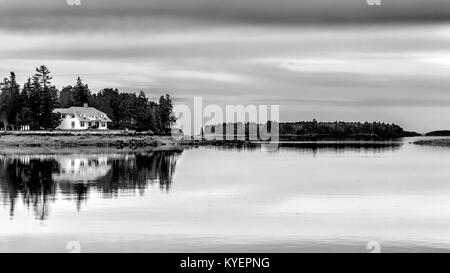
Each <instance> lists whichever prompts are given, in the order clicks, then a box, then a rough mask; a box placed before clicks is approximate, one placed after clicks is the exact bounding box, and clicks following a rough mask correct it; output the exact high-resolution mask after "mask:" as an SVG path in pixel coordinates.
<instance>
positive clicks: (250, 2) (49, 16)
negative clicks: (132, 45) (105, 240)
mask: <svg viewBox="0 0 450 273" xmlns="http://www.w3.org/2000/svg"><path fill="white" fill-rule="evenodd" d="M81 3H82V5H81V6H69V5H67V4H66V0H40V1H31V0H21V1H17V0H1V1H0V4H1V6H0V27H1V28H7V29H15V30H17V31H26V30H35V31H39V30H43V29H44V30H45V31H67V30H72V31H80V30H95V29H102V30H107V31H114V30H117V29H123V30H128V31H136V30H149V29H167V28H178V29H182V28H189V27H192V26H205V24H206V26H207V25H209V26H214V25H215V26H217V25H242V24H250V25H299V24H311V23H313V24H330V23H333V24H335V23H345V24H347V23H386V22H398V23H402V22H403V23H405V22H407V23H410V22H430V21H434V22H436V21H438V22H442V21H449V19H450V2H449V1H447V0H427V1H422V0H382V3H383V5H382V6H376V7H374V6H369V5H367V3H366V0H346V1H335V0H277V1H273V0H226V1H223V0H164V1H159V0H149V1H141V0H127V1H123V0H81Z"/></svg>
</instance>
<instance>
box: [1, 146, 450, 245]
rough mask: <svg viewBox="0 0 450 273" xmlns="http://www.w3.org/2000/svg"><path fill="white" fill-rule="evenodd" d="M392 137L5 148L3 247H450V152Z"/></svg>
mask: <svg viewBox="0 0 450 273" xmlns="http://www.w3.org/2000/svg"><path fill="white" fill-rule="evenodd" d="M411 141H413V139H410V138H407V139H404V140H399V141H393V142H369V143H368V142H319V143H315V142H304V143H290V142H287V143H282V144H281V146H280V148H279V149H278V150H276V151H273V150H270V149H266V148H265V147H264V145H262V146H261V145H255V146H250V147H241V148H224V147H198V148H192V149H187V150H185V151H183V152H182V153H180V152H178V153H170V152H145V151H139V152H123V153H122V152H120V151H118V150H112V151H110V152H105V151H102V152H98V153H97V152H95V151H90V152H89V153H84V152H83V153H80V152H77V151H73V152H68V153H62V154H48V153H41V154H40V153H36V152H33V153H32V154H20V155H11V154H8V155H2V156H0V205H1V206H0V251H3V252H4V251H17V252H23V251H35V252H47V251H55V252H69V250H67V249H66V248H67V246H68V244H69V246H70V245H72V244H73V243H70V242H76V243H79V244H80V246H81V250H82V251H83V252H91V251H102V252H117V251H124V252H136V251H138V252H139V251H145V252H161V251H162V252H204V251H226V252H228V251H232V252H245V251H252V252H266V251H270V252H278V251H280V252H303V251H313V252H330V251H331V252H336V251H337V252H345V251H358V252H368V251H369V250H367V249H366V247H367V243H368V242H371V241H375V242H377V243H378V244H379V245H380V246H381V251H385V252H391V251H410V252H414V251H448V250H449V249H450V168H449V162H450V149H442V148H435V147H422V146H416V145H413V144H410V143H409V142H411Z"/></svg>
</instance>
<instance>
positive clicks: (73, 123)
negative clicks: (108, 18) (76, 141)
mask: <svg viewBox="0 0 450 273" xmlns="http://www.w3.org/2000/svg"><path fill="white" fill-rule="evenodd" d="M72 129H75V121H72Z"/></svg>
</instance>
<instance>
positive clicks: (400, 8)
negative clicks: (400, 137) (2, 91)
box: [0, 0, 450, 132]
mask: <svg viewBox="0 0 450 273" xmlns="http://www.w3.org/2000/svg"><path fill="white" fill-rule="evenodd" d="M382 3H383V5H382V6H378V7H374V6H369V5H367V4H366V1H365V0H276V1H275V0H270V1H269V0H147V1H143V0H131V1H130V0H126V1H125V0H120V1H119V0H81V4H82V5H81V6H69V5H67V3H66V0H40V1H35V0H0V76H1V77H6V76H7V75H8V73H9V71H15V72H16V74H17V76H18V78H19V80H20V81H21V82H23V81H25V79H26V77H28V76H29V75H32V73H33V70H34V67H36V66H38V65H40V64H45V65H47V66H48V67H49V68H50V69H51V70H52V72H53V76H54V83H55V84H56V85H57V86H58V87H62V86H63V85H68V84H72V83H74V82H75V79H76V77H77V76H81V77H82V78H83V79H84V81H85V82H87V83H88V84H89V86H90V88H91V90H92V91H93V92H97V91H99V90H100V89H102V88H105V87H117V88H119V89H121V90H124V91H140V90H144V91H145V92H146V93H147V94H148V95H149V96H150V97H152V98H155V97H156V96H158V95H160V94H161V93H163V92H167V93H170V94H171V95H172V96H173V97H174V98H175V101H176V102H177V103H185V102H190V101H192V100H193V96H203V99H204V100H205V101H206V102H205V103H215V104H220V105H223V104H239V103H243V104H279V105H280V110H281V119H282V120H310V119H313V118H316V119H318V120H330V121H333V120H357V121H365V120H367V121H378V120H381V121H387V122H395V123H398V124H400V125H402V126H403V127H405V128H406V129H409V130H417V131H421V132H425V131H429V130H434V129H443V128H446V129H450V93H449V92H450V1H448V0H427V1H424V0H382Z"/></svg>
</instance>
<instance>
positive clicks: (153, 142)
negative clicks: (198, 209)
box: [0, 133, 181, 150]
mask: <svg viewBox="0 0 450 273" xmlns="http://www.w3.org/2000/svg"><path fill="white" fill-rule="evenodd" d="M18 147H28V148H30V147H31V148H39V147H41V148H83V147H85V148H89V147H98V148H116V149H131V150H135V149H140V148H149V149H150V148H152V149H158V150H179V149H181V148H180V146H179V145H178V143H177V142H176V141H174V140H173V139H172V138H171V137H169V136H149V135H124V134H122V135H121V134H74V135H72V134H20V133H9V134H1V135H0V149H2V150H7V148H18Z"/></svg>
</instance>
